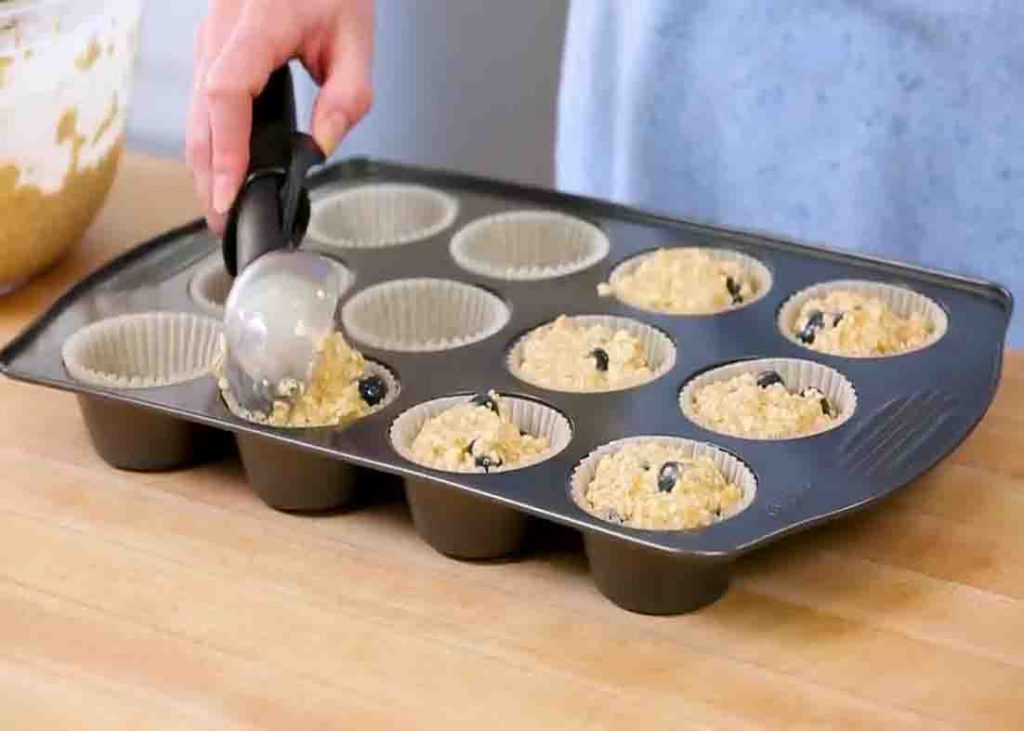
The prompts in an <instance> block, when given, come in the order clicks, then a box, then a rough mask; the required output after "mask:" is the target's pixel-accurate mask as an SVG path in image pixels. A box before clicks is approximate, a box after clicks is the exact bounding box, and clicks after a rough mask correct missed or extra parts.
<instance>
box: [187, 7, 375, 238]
mask: <svg viewBox="0 0 1024 731" xmlns="http://www.w3.org/2000/svg"><path fill="white" fill-rule="evenodd" d="M372 53H373V0H302V1H301V2H295V0H211V2H210V9H209V12H208V14H207V16H206V18H205V19H204V20H203V22H202V24H201V25H200V27H199V32H198V34H197V36H196V45H195V62H194V70H193V85H192V98H191V103H190V108H189V115H188V130H187V135H186V146H185V152H186V159H187V160H188V164H189V166H190V167H191V168H192V175H193V178H194V179H195V185H196V190H197V192H198V194H199V199H200V201H201V202H202V204H203V208H204V210H205V212H206V218H207V222H208V223H209V225H210V228H211V229H213V230H214V232H216V233H217V234H221V233H223V231H224V219H225V214H226V213H227V211H228V209H229V208H230V207H231V204H232V203H233V202H234V199H235V196H236V195H237V193H238V190H239V188H240V187H241V185H242V182H243V179H244V177H245V173H246V169H247V168H248V165H249V132H250V128H251V126H252V101H253V99H254V98H255V97H256V96H257V95H258V94H259V93H260V91H261V90H262V89H263V87H264V85H265V84H266V82H267V79H268V77H269V76H270V74H271V72H272V71H273V70H274V69H276V68H277V67H278V66H281V65H282V64H284V63H285V62H287V61H288V60H289V59H292V58H298V59H299V60H300V61H301V62H302V64H303V65H304V66H305V67H306V69H307V70H308V71H309V73H310V75H311V76H312V77H313V79H314V80H315V81H316V82H317V83H318V84H320V92H319V94H318V95H317V98H316V102H315V103H314V105H313V119H312V123H311V129H310V131H311V133H312V135H313V138H314V139H315V140H316V142H317V144H318V145H319V146H320V149H321V150H322V151H323V152H324V154H325V155H329V154H330V153H331V151H332V150H334V148H335V147H337V145H338V143H339V142H341V140H342V138H343V137H344V136H345V134H346V133H347V132H348V131H349V130H350V129H352V127H353V126H354V125H355V124H356V123H357V122H359V120H360V119H362V118H363V117H364V116H365V115H366V113H367V112H368V111H369V109H370V105H371V103H372V100H373V92H372V87H371V85H370V66H371V60H372Z"/></svg>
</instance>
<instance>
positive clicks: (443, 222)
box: [307, 183, 459, 249]
mask: <svg viewBox="0 0 1024 731" xmlns="http://www.w3.org/2000/svg"><path fill="white" fill-rule="evenodd" d="M458 209H459V206H458V201H457V200H456V199H455V198H453V197H452V196H450V195H447V194H445V193H441V192H440V191H437V190H433V189H432V188H428V187H426V186H422V185H406V184H400V183H380V184H374V185H361V186H359V187H356V188H350V189H348V190H343V191H340V192H328V193H325V194H324V195H322V196H318V197H317V198H316V199H315V200H314V201H313V205H312V214H311V217H310V222H309V230H308V231H307V235H308V237H309V239H310V240H311V244H312V246H314V247H315V246H316V244H318V243H319V244H322V245H324V246H327V247H333V248H341V249H374V248H381V247H385V246H398V245H401V244H408V243H412V242H414V241H421V240H423V239H427V238H430V237H431V236H434V235H436V234H438V233H440V232H441V231H444V230H445V229H446V228H448V227H449V226H451V225H452V223H453V222H454V221H455V216H456V215H457V213H458Z"/></svg>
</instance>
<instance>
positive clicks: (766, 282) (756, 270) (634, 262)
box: [608, 246, 772, 317]
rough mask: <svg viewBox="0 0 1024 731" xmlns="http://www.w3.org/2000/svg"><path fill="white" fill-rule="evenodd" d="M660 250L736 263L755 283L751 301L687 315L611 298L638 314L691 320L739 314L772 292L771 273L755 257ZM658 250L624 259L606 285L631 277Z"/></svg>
mask: <svg viewBox="0 0 1024 731" xmlns="http://www.w3.org/2000/svg"><path fill="white" fill-rule="evenodd" d="M660 248H661V249H700V250H701V251H705V252H707V253H708V254H709V255H711V256H712V257H713V258H715V259H718V260H719V261H731V262H736V263H738V264H739V265H740V266H741V267H742V272H743V275H744V276H747V277H750V278H751V279H752V280H753V281H754V282H755V283H756V286H757V291H756V292H755V293H754V296H753V297H751V298H750V299H749V300H746V301H744V302H741V303H740V304H738V305H730V306H728V307H726V308H724V309H722V310H717V311H713V312H695V313H688V312H669V311H667V310H653V309H651V308H650V307H648V306H646V305H644V304H640V303H637V302H633V301H630V300H627V299H623V298H622V297H620V296H619V293H618V292H615V293H614V296H615V298H616V299H617V300H619V301H620V302H622V303H623V304H627V305H629V306H630V307H635V308H637V309H638V310H644V311H646V312H657V313H658V314H661V315H675V316H677V317H691V316H693V315H715V314H719V313H721V312H732V311H733V310H740V309H743V308H744V307H748V306H749V305H752V304H754V303H755V302H757V301H758V300H760V299H761V298H763V297H764V296H765V295H766V294H768V292H769V291H771V288H772V273H771V270H770V269H768V267H766V266H765V265H764V264H763V263H761V261H760V260H759V259H756V258H755V257H753V256H750V255H749V254H744V253H741V252H739V251H735V250H734V249H716V248H713V247H704V246H664V247H660ZM658 250H659V249H655V250H652V251H648V252H645V253H643V254H639V255H638V256H634V257H631V258H629V259H626V260H625V261H623V262H621V263H619V264H618V265H617V266H616V267H615V268H614V269H613V270H612V273H611V275H610V276H609V277H608V283H609V284H610V285H612V286H614V285H615V284H616V283H617V282H618V281H620V280H621V279H622V278H623V277H624V276H626V275H627V274H632V273H633V272H634V271H636V269H637V267H639V266H640V265H641V264H642V263H643V262H644V261H645V260H646V259H648V258H650V257H651V256H653V255H654V254H655V253H656V252H657V251H658Z"/></svg>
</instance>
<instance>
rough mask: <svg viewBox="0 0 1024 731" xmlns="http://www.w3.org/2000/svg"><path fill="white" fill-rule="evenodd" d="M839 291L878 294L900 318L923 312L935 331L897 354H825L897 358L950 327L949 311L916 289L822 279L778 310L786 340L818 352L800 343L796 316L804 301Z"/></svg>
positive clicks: (929, 342)
mask: <svg viewBox="0 0 1024 731" xmlns="http://www.w3.org/2000/svg"><path fill="white" fill-rule="evenodd" d="M838 290H846V291H849V292H855V293H857V294H860V295H864V296H865V297H875V298H877V299H880V300H882V301H883V302H884V303H885V304H886V305H888V306H889V309H891V310H892V311H893V312H895V313H896V314H897V315H899V316H900V317H909V316H911V315H921V316H923V317H924V318H925V319H926V320H927V321H928V323H929V324H930V325H931V327H932V332H931V335H930V336H929V337H928V339H927V340H925V342H924V343H922V344H921V345H919V346H917V347H916V348H910V349H909V350H901V351H900V352H898V353H892V354H889V355H846V354H843V353H825V355H834V356H837V357H840V358H894V357H897V356H900V355H906V354H907V353H913V352H916V351H918V350H923V349H925V348H927V347H929V346H931V345H934V344H935V343H937V342H938V341H939V340H941V339H942V336H943V335H945V334H946V330H947V329H948V328H949V318H948V316H947V315H946V311H945V310H944V309H942V307H940V306H939V305H938V303H936V302H935V301H934V300H932V299H931V298H929V297H926V296H925V295H923V294H919V293H917V292H914V291H913V290H910V289H907V288H905V287H899V286H896V285H894V284H883V283H881V282H871V281H867V280H861V279H837V280H833V281H831V282H822V283H820V284H815V285H813V286H811V287H807V288H806V289H802V290H800V291H799V292H797V293H796V294H794V295H793V296H791V297H790V298H789V299H787V300H786V301H785V302H784V303H783V305H782V307H781V308H780V309H779V316H778V321H777V322H778V327H779V331H780V332H781V333H782V334H783V335H784V336H785V337H786V339H788V340H789V341H790V342H793V343H796V344H797V345H799V346H800V347H801V348H805V349H807V350H812V351H813V352H816V353H817V352H822V351H815V350H814V349H813V348H808V347H807V346H806V345H805V344H804V343H802V342H800V339H799V338H797V336H796V332H794V326H795V324H796V318H797V316H798V315H799V314H800V308H801V307H802V306H803V304H804V303H805V302H807V301H808V300H812V299H817V298H819V297H825V296H826V295H828V294H829V293H830V292H835V291H838Z"/></svg>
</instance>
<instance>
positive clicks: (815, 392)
mask: <svg viewBox="0 0 1024 731" xmlns="http://www.w3.org/2000/svg"><path fill="white" fill-rule="evenodd" d="M800 395H801V396H816V397H817V398H818V403H819V404H821V413H823V414H824V415H825V416H832V404H830V403H829V402H828V399H827V398H825V394H823V393H822V392H821V391H820V390H819V389H817V388H814V387H813V386H809V387H808V388H805V389H804V390H803V391H801V392H800Z"/></svg>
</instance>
